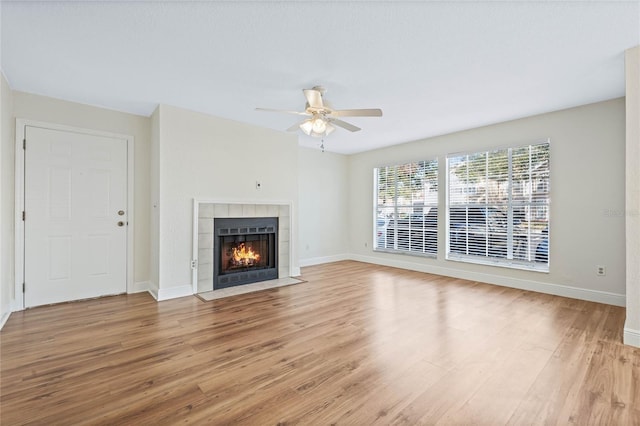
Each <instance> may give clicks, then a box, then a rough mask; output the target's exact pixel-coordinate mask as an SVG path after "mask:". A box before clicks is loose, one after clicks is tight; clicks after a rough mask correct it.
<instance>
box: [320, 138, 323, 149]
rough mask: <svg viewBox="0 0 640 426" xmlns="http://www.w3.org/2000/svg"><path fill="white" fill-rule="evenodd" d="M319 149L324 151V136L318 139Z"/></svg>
mask: <svg viewBox="0 0 640 426" xmlns="http://www.w3.org/2000/svg"><path fill="white" fill-rule="evenodd" d="M320 149H321V150H322V152H324V138H322V139H321V140H320Z"/></svg>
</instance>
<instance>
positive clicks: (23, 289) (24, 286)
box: [22, 283, 26, 293]
mask: <svg viewBox="0 0 640 426" xmlns="http://www.w3.org/2000/svg"><path fill="white" fill-rule="evenodd" d="M25 288H26V285H25V284H24V283H22V292H23V293H25V292H26V290H25Z"/></svg>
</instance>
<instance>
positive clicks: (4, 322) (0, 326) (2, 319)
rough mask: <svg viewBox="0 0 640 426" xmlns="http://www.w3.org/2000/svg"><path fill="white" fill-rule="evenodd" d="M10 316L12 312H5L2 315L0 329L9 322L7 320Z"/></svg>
mask: <svg viewBox="0 0 640 426" xmlns="http://www.w3.org/2000/svg"><path fill="white" fill-rule="evenodd" d="M10 316H11V312H5V313H4V314H3V315H2V318H0V330H2V327H4V325H5V324H6V323H7V320H8V319H9V317H10Z"/></svg>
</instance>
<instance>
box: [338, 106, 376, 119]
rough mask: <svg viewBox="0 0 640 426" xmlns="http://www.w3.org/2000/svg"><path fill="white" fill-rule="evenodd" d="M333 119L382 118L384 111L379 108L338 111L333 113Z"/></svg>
mask: <svg viewBox="0 0 640 426" xmlns="http://www.w3.org/2000/svg"><path fill="white" fill-rule="evenodd" d="M331 115H332V116H333V117H382V110H381V109H379V108H369V109H338V110H334V111H331Z"/></svg>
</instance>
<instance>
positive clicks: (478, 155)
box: [447, 142, 549, 271]
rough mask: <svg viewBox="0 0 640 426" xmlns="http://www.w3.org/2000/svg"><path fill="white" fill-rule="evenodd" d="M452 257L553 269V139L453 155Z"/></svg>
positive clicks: (450, 183)
mask: <svg viewBox="0 0 640 426" xmlns="http://www.w3.org/2000/svg"><path fill="white" fill-rule="evenodd" d="M447 174H448V180H447V189H448V198H447V238H448V246H447V259H451V260H462V261H469V262H477V263H490V264H497V265H502V266H510V267H515V268H523V269H532V270H541V271H548V270H549V142H545V143H540V144H534V145H527V146H521V147H515V148H505V149H498V150H495V151H484V152H475V153H472V154H462V155H450V156H448V157H447Z"/></svg>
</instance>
